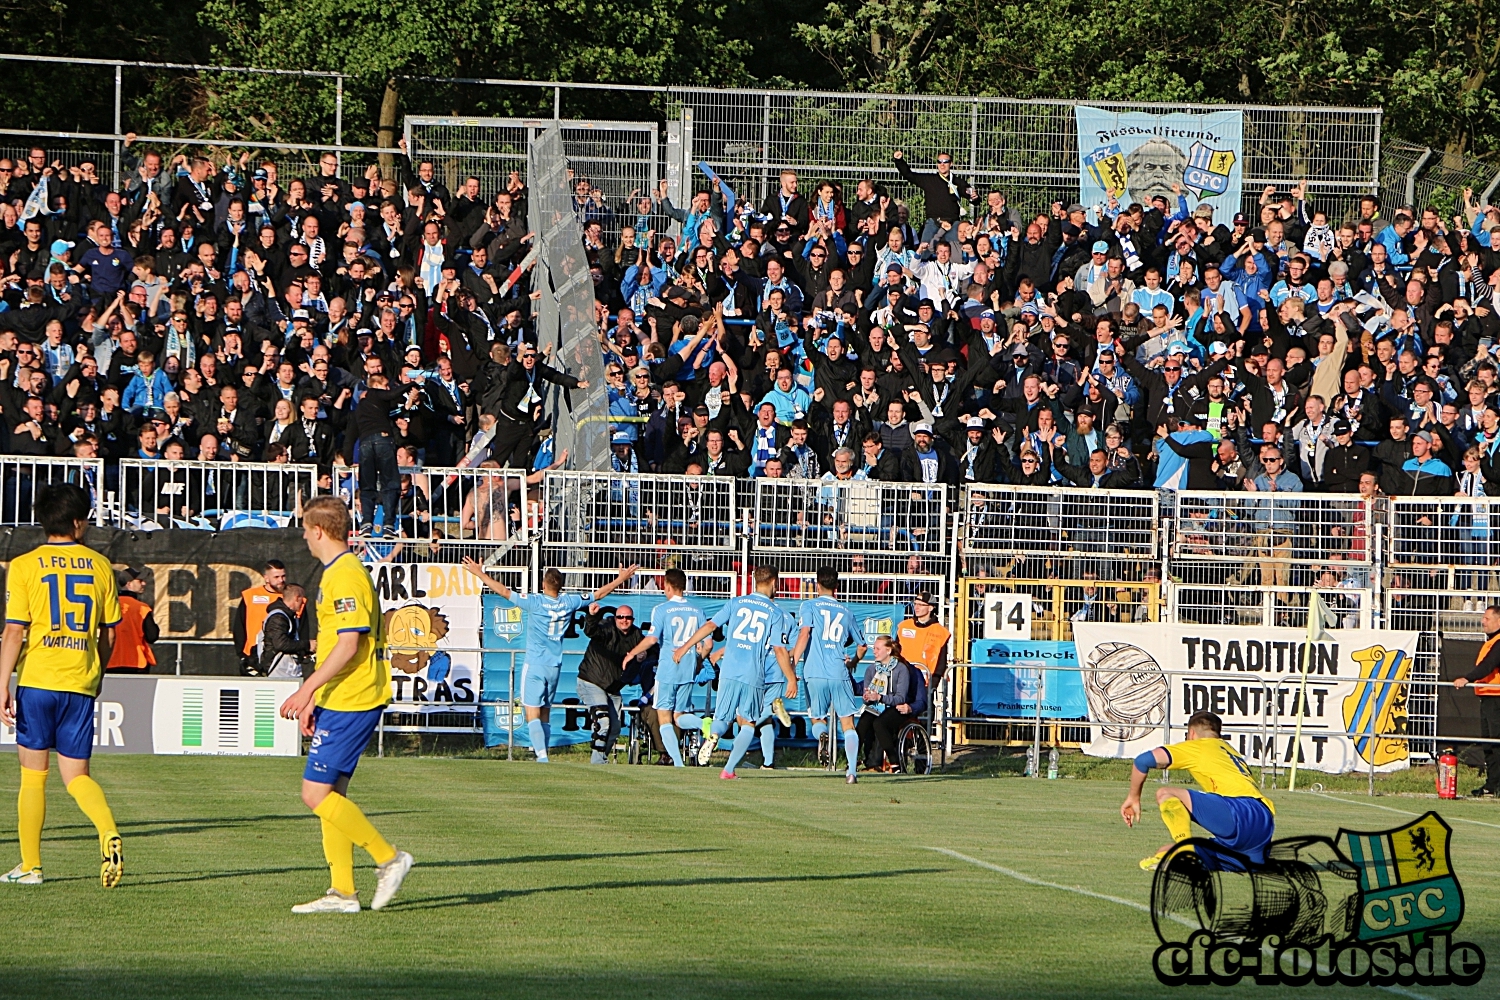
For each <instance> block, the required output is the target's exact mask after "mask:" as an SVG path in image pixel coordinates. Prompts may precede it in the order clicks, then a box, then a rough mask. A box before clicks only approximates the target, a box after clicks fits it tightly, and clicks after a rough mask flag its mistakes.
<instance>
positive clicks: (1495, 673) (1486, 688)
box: [1470, 632, 1500, 698]
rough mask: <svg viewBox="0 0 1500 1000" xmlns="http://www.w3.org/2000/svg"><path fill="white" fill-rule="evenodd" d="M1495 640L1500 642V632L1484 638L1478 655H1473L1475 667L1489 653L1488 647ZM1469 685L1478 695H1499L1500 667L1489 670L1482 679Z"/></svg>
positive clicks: (1491, 696) (1492, 644)
mask: <svg viewBox="0 0 1500 1000" xmlns="http://www.w3.org/2000/svg"><path fill="white" fill-rule="evenodd" d="M1497 642H1500V632H1497V633H1495V634H1494V635H1492V636H1490V637H1489V638H1488V639H1486V640H1484V645H1483V646H1480V647H1479V655H1478V656H1476V657H1474V666H1476V667H1477V666H1479V665H1480V664H1481V663H1483V662H1484V658H1485V657H1486V656H1488V655H1489V653H1490V647H1492V646H1494V645H1495V643H1497ZM1470 686H1471V687H1473V688H1474V693H1475V694H1477V695H1479V696H1480V697H1489V698H1493V697H1496V696H1500V668H1496V669H1494V670H1491V671H1490V672H1489V673H1488V674H1487V675H1485V676H1484V677H1483V678H1482V679H1480V680H1477V681H1475V682H1474V683H1473V684H1472V685H1470Z"/></svg>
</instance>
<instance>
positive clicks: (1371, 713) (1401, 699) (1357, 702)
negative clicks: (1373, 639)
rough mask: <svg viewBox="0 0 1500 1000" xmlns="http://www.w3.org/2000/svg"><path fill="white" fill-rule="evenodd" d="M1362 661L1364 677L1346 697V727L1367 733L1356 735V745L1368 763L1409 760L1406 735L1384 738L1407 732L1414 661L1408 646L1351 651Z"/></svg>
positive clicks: (1354, 656)
mask: <svg viewBox="0 0 1500 1000" xmlns="http://www.w3.org/2000/svg"><path fill="white" fill-rule="evenodd" d="M1349 655H1350V658H1352V659H1353V660H1354V662H1355V663H1357V664H1359V676H1360V678H1361V679H1362V680H1363V681H1364V683H1362V684H1357V685H1355V688H1354V691H1353V692H1352V693H1350V694H1349V696H1348V697H1346V698H1345V699H1344V705H1343V709H1344V729H1345V731H1347V732H1350V733H1363V734H1365V735H1363V736H1355V737H1354V749H1355V750H1356V751H1357V752H1358V753H1359V756H1360V757H1361V758H1362V759H1363V760H1364V761H1365V763H1367V764H1374V765H1375V766H1376V767H1381V766H1383V765H1385V764H1389V763H1391V762H1393V761H1398V760H1406V758H1407V747H1406V741H1405V740H1403V739H1380V737H1381V736H1402V735H1405V733H1406V693H1407V691H1406V685H1405V684H1401V683H1396V682H1398V681H1404V680H1406V678H1407V675H1408V674H1409V673H1410V672H1411V661H1410V660H1409V659H1408V658H1407V656H1406V653H1405V651H1404V650H1400V649H1386V648H1385V647H1384V646H1370V647H1369V648H1367V649H1357V650H1355V651H1354V652H1352V653H1350V654H1349Z"/></svg>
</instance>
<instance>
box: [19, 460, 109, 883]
mask: <svg viewBox="0 0 1500 1000" xmlns="http://www.w3.org/2000/svg"><path fill="white" fill-rule="evenodd" d="M89 506H90V505H89V496H88V494H87V493H85V492H84V491H83V490H82V489H81V488H79V487H77V486H72V485H58V486H49V487H47V488H46V489H44V490H42V492H41V493H40V494H39V495H38V496H37V499H36V513H37V515H38V516H39V518H40V520H41V523H42V530H43V531H45V532H46V533H47V542H46V544H45V545H41V546H39V547H37V548H34V549H32V550H31V551H30V552H28V553H26V554H25V555H23V556H21V557H20V558H18V559H15V560H14V561H12V562H11V564H10V570H9V572H8V573H7V574H6V577H5V633H4V637H3V638H0V717H3V718H4V720H5V723H6V725H13V726H15V728H16V749H17V751H18V755H19V756H20V758H21V795H20V799H19V801H18V802H17V803H16V813H17V826H18V828H19V835H20V841H21V863H20V864H19V865H17V866H16V867H15V868H14V869H12V870H11V872H10V873H9V874H7V875H5V876H4V877H3V878H0V881H3V882H7V883H10V884H12V885H40V884H41V881H42V823H43V821H44V820H45V818H46V815H47V770H48V767H49V764H50V762H51V756H50V755H51V752H52V751H53V750H56V751H57V769H58V770H59V771H60V772H62V779H63V784H64V785H66V786H67V789H68V794H69V795H71V796H73V800H74V801H75V802H77V803H78V808H80V809H82V810H83V814H84V815H85V816H87V817H88V818H89V820H90V821H91V822H92V823H93V824H94V828H95V829H97V830H98V831H99V853H100V855H101V856H102V858H103V861H102V864H101V865H100V870H99V880H100V881H101V882H102V883H103V884H104V888H106V889H113V888H114V887H115V886H117V885H119V884H120V876H121V875H123V874H124V852H123V850H122V848H121V844H120V831H119V830H118V829H117V828H116V827H115V817H114V813H112V812H110V809H109V803H108V802H107V801H106V800H105V798H104V789H102V788H100V787H99V783H98V782H97V781H95V780H94V779H93V778H92V777H91V776H90V775H89V757H90V756H91V755H92V754H93V751H94V699H95V698H97V697H98V696H99V684H100V682H101V680H102V679H103V676H104V664H105V663H108V662H109V654H110V647H111V646H112V645H113V643H114V635H115V625H117V624H118V623H119V621H120V600H119V595H118V593H117V592H116V590H115V572H114V570H113V569H112V568H111V567H110V564H109V560H108V559H107V558H105V557H104V555H102V554H101V553H98V552H95V551H94V550H93V549H91V548H88V547H87V546H85V545H83V544H81V539H82V538H83V536H84V534H85V533H86V532H87V531H88V528H89ZM23 644H24V646H25V648H24V650H23V648H22V646H23ZM18 666H19V668H20V679H19V680H18V681H17V684H16V693H15V695H14V696H12V695H11V693H10V676H11V674H12V673H13V672H15V671H16V669H17V667H18Z"/></svg>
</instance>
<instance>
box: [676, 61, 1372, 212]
mask: <svg viewBox="0 0 1500 1000" xmlns="http://www.w3.org/2000/svg"><path fill="white" fill-rule="evenodd" d="M664 97H665V104H666V107H665V108H664V110H665V112H666V117H667V120H668V121H672V120H674V119H676V118H678V116H679V114H680V112H681V109H687V110H688V111H690V112H691V157H690V158H685V159H686V162H689V163H693V162H696V161H697V160H707V161H708V162H709V163H710V164H712V165H713V167H714V169H715V170H716V171H718V172H719V173H720V174H721V175H723V176H725V177H726V178H728V179H730V180H732V181H733V182H735V183H736V184H737V185H738V187H739V188H741V189H743V190H745V192H746V193H747V194H753V195H754V197H755V198H756V199H757V200H759V199H762V198H765V197H766V196H767V195H768V194H769V193H771V192H772V191H774V190H775V189H776V185H777V175H778V174H779V172H780V170H781V169H782V168H783V167H786V168H791V169H794V170H797V171H799V172H800V173H803V174H806V175H809V179H821V178H824V177H827V178H829V179H833V180H838V181H843V182H845V183H846V184H847V185H848V186H849V187H851V188H852V182H853V181H855V180H857V179H858V178H860V177H874V178H876V179H878V180H881V181H885V182H887V183H888V186H890V187H892V189H893V190H894V192H895V193H896V194H898V195H906V196H909V195H910V193H911V192H910V191H909V190H908V189H907V185H905V184H901V183H896V182H895V179H896V170H895V165H894V163H893V162H892V160H891V152H892V151H893V150H896V149H901V150H903V152H904V153H905V154H907V156H908V157H909V158H910V159H911V161H912V163H913V164H914V165H915V166H916V167H917V168H918V169H922V168H923V167H924V166H925V165H926V164H929V163H931V162H932V159H933V158H934V157H935V156H936V154H937V153H939V152H946V153H949V154H951V155H952V157H953V165H954V170H955V172H957V173H959V174H961V175H963V176H965V177H968V178H970V179H972V180H973V181H974V182H975V184H976V186H978V187H980V188H981V189H982V190H983V189H985V188H988V187H995V188H998V189H1000V190H1002V191H1005V192H1006V193H1007V196H1008V198H1009V201H1010V202H1011V203H1012V204H1014V205H1015V206H1017V207H1018V208H1021V209H1023V210H1027V211H1040V210H1043V209H1045V207H1046V206H1047V205H1049V204H1051V203H1052V202H1053V201H1058V200H1062V201H1064V202H1066V201H1072V200H1075V199H1076V198H1077V197H1078V171H1079V167H1078V128H1077V124H1076V121H1075V118H1074V114H1073V108H1074V107H1075V105H1074V103H1072V102H1067V101H1022V100H1013V99H1007V98H975V97H926V96H910V95H899V94H848V93H829V92H820V91H774V90H712V89H708V88H697V87H668V88H666V89H665V91H664ZM1092 106H1096V107H1102V108H1108V109H1110V110H1115V111H1148V112H1153V113H1157V114H1164V113H1173V112H1178V113H1188V114H1191V113H1195V112H1210V111H1214V112H1217V111H1225V110H1233V109H1234V107H1235V106H1233V105H1192V104H1174V105H1166V104H1145V103H1132V104H1126V103H1111V102H1097V103H1094V104H1093V105H1092ZM1243 110H1244V115H1245V118H1244V122H1245V128H1244V153H1245V159H1246V162H1245V164H1244V177H1245V181H1244V192H1245V194H1244V206H1245V210H1246V211H1254V208H1255V202H1256V199H1257V198H1258V196H1259V192H1260V189H1261V188H1263V187H1264V186H1265V185H1267V184H1275V185H1278V186H1290V185H1291V184H1294V183H1296V182H1297V181H1300V180H1307V181H1308V182H1309V184H1310V187H1311V189H1312V190H1313V191H1314V192H1317V196H1318V201H1319V202H1320V203H1323V204H1330V205H1336V206H1337V209H1338V210H1340V211H1342V210H1343V209H1344V208H1345V207H1346V206H1347V205H1349V204H1352V203H1353V202H1354V201H1355V200H1356V199H1357V198H1358V197H1359V195H1361V194H1366V193H1370V192H1373V191H1374V190H1376V188H1377V186H1378V184H1379V178H1380V173H1379V170H1380V120H1381V112H1380V110H1379V109H1378V108H1329V107H1302V108H1289V107H1280V108H1278V107H1265V106H1246V107H1244V108H1243ZM687 142H688V140H687V139H686V137H685V138H684V144H685V146H686V145H687ZM928 169H930V168H928Z"/></svg>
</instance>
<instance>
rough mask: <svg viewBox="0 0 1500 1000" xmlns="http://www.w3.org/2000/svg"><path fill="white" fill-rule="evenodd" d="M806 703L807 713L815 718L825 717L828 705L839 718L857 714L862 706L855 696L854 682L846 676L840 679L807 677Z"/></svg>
mask: <svg viewBox="0 0 1500 1000" xmlns="http://www.w3.org/2000/svg"><path fill="white" fill-rule="evenodd" d="M807 705H808V709H807V711H808V714H809V715H811V716H812V717H813V718H815V719H824V718H827V717H828V709H829V707H830V706H831V707H832V708H833V714H834V715H837V716H838V717H839V718H841V719H843V718H848V717H850V716H857V715H859V713H860V709H862V708H863V707H864V706H863V704H861V702H860V700H859V698H857V697H855V694H854V684H853V682H852V681H850V680H849V678H848V677H845V678H844V679H843V680H841V681H837V680H833V681H830V680H825V679H823V678H821V677H809V678H807Z"/></svg>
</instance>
